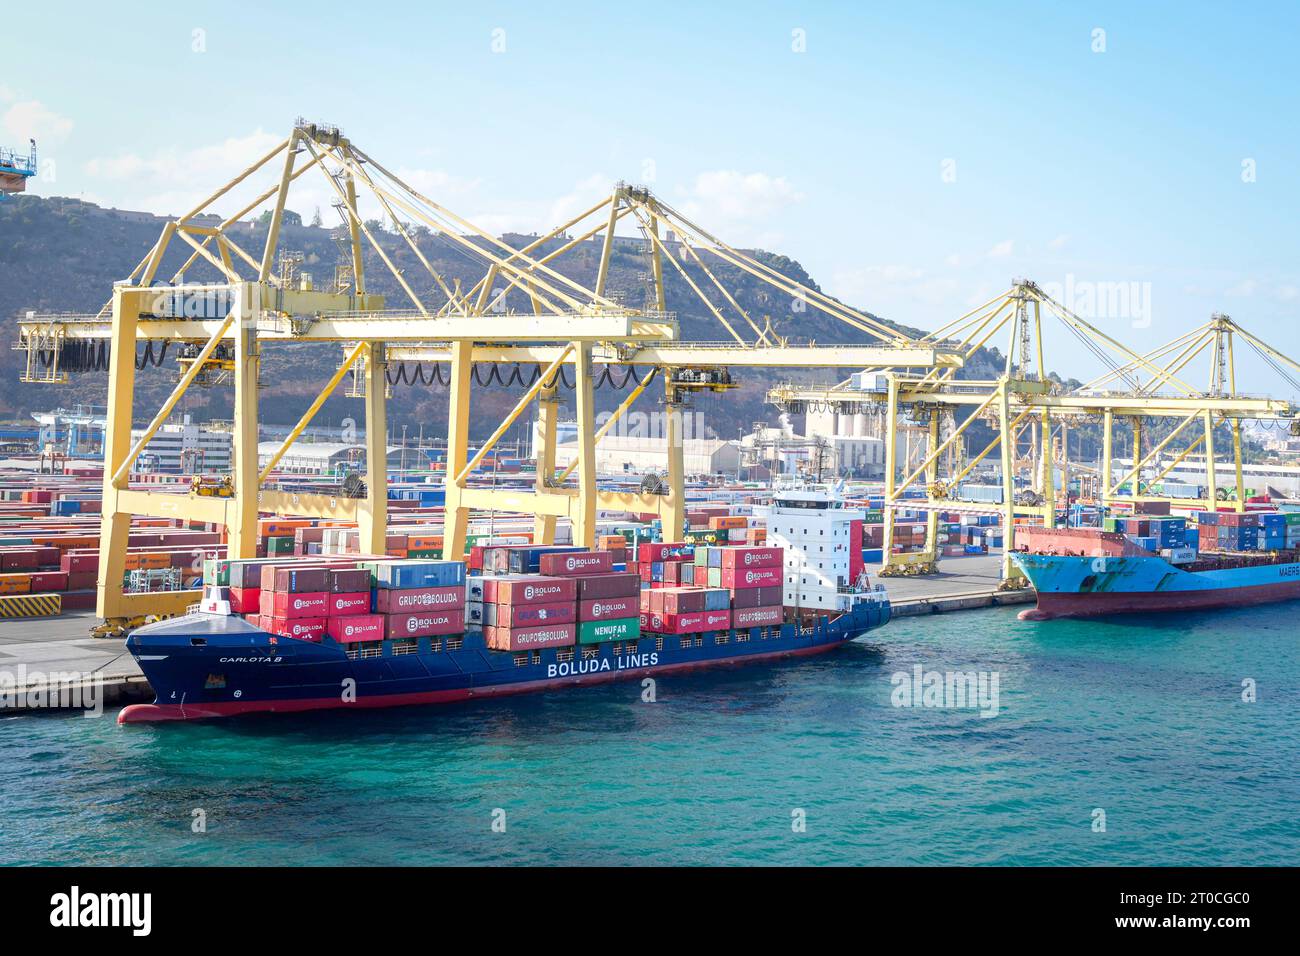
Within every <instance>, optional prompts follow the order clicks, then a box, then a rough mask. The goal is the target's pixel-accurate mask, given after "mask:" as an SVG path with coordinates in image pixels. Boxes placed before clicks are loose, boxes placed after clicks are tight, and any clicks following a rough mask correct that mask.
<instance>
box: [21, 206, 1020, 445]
mask: <svg viewBox="0 0 1300 956" xmlns="http://www.w3.org/2000/svg"><path fill="white" fill-rule="evenodd" d="M162 223H163V220H161V219H156V218H154V217H147V216H142V215H141V214H138V213H120V212H118V211H115V210H105V209H101V208H100V207H98V206H95V205H92V204H89V203H84V202H80V201H77V200H66V199H44V198H40V197H35V196H19V197H17V198H16V199H15V200H13V201H9V202H5V203H3V204H0V276H2V277H3V281H0V316H2V317H4V319H5V321H7V322H9V323H11V324H10V328H11V329H12V327H13V326H12V322H13V321H14V319H15V318H16V317H17V316H19V315H21V314H22V313H23V312H25V311H27V310H34V311H36V312H92V311H96V310H97V309H98V308H99V307H100V306H101V305H102V304H103V303H104V302H105V300H106V299H107V298H108V297H109V294H110V290H111V286H112V283H113V282H114V281H115V280H118V279H121V278H123V277H125V276H126V275H128V274H129V273H130V271H131V269H132V268H134V266H135V265H136V263H137V262H138V261H139V260H140V259H141V258H142V257H143V256H144V255H145V253H146V252H147V251H148V250H149V248H150V247H151V246H152V245H153V243H154V242H155V240H156V239H157V236H158V233H159V231H160V229H161V227H162ZM371 225H372V228H375V229H379V228H382V227H381V226H380V224H378V223H373V224H371ZM281 236H282V243H281V248H283V249H292V250H298V251H301V252H302V253H303V257H304V259H303V266H302V268H303V271H305V272H308V273H311V274H312V275H313V276H314V277H315V278H316V280H317V281H318V282H323V281H325V280H326V279H327V278H328V277H329V276H330V275H332V272H333V268H334V263H335V262H336V261H337V260H338V248H337V246H336V245H335V242H334V240H333V239H332V238H331V232H330V230H329V229H326V228H321V227H312V226H303V225H286V226H285V227H284V228H283V230H282V233H281ZM416 236H417V240H418V243H419V246H420V249H421V251H422V253H423V254H424V255H425V256H426V257H427V258H428V259H429V260H430V262H431V263H432V264H433V265H434V267H435V268H436V269H438V270H439V271H440V272H441V273H442V274H443V275H444V276H445V277H446V279H447V280H448V282H449V283H450V282H454V281H455V280H459V281H460V282H461V284H462V286H464V287H466V288H468V287H469V286H470V285H472V284H473V283H474V282H475V281H477V279H478V278H479V277H480V276H481V275H482V273H483V269H482V267H481V266H480V265H479V264H478V262H477V261H476V260H474V259H473V258H471V257H470V256H468V255H467V254H466V253H465V252H464V251H463V250H462V249H460V248H459V247H457V246H455V245H454V244H453V243H451V242H450V241H448V240H446V239H445V238H440V237H438V236H436V235H433V234H431V233H429V232H428V231H426V230H422V229H417V230H416ZM264 238H265V229H264V227H250V228H249V230H248V231H246V232H243V233H241V239H240V241H241V245H244V247H245V248H248V249H257V248H258V247H259V246H260V244H261V242H262V241H263V240H264ZM387 238H388V240H390V241H386V242H383V245H384V246H385V249H386V251H388V252H389V254H390V256H391V257H392V259H393V260H394V262H395V263H396V264H397V266H398V267H399V268H401V269H403V270H404V272H405V274H406V275H407V276H408V277H414V276H421V277H422V276H424V275H425V273H424V271H423V269H422V267H421V266H420V263H419V261H418V259H417V258H416V256H415V255H414V253H413V252H411V250H410V249H409V248H407V247H406V246H405V244H404V243H402V241H401V240H400V238H399V237H397V236H396V235H395V234H394V235H389V236H388V237H387ZM506 239H507V241H510V242H511V243H512V244H515V245H516V246H518V245H522V244H524V243H525V242H527V241H528V239H527V237H522V236H507V237H506ZM381 241H382V240H381ZM184 249H186V247H184V246H183V244H181V243H180V242H175V243H173V245H172V249H171V250H170V251H169V253H168V256H167V259H166V261H165V262H164V264H163V268H162V271H161V273H160V274H163V275H168V276H170V275H171V274H172V273H173V272H174V271H175V270H176V269H177V268H179V266H180V265H181V263H182V262H183V255H184V253H183V251H182V250H184ZM367 253H368V258H367V261H366V269H367V276H368V285H369V288H370V290H371V291H374V292H381V293H383V294H385V295H386V296H387V297H388V303H389V305H390V307H394V308H401V307H405V306H407V305H409V301H408V300H407V299H406V297H405V295H404V293H403V292H402V290H401V288H400V287H399V286H398V284H397V283H396V282H395V281H394V280H393V278H392V276H391V274H390V273H389V271H388V270H387V268H385V267H384V265H383V263H382V261H381V260H380V259H379V257H378V255H377V254H376V253H375V252H374V251H373V249H368V250H367ZM754 254H755V255H756V256H757V257H759V258H761V259H762V260H763V261H764V262H766V263H767V264H769V265H770V266H771V267H773V268H774V269H777V270H778V271H780V272H781V273H782V274H784V275H786V276H788V277H790V278H792V279H795V280H797V281H799V282H801V283H803V284H805V285H807V286H809V287H811V288H814V289H817V288H818V286H817V283H816V282H815V281H814V279H813V278H812V277H811V276H809V275H808V274H807V273H806V272H805V271H804V269H803V267H802V266H801V265H800V264H799V263H798V262H796V261H795V260H793V259H790V258H787V257H786V256H782V255H776V254H772V253H767V252H762V251H759V252H755V253H754ZM598 265H599V247H598V246H597V245H596V244H595V243H585V244H584V245H583V246H582V247H580V248H578V249H576V250H574V251H573V252H571V253H569V254H568V255H566V256H565V257H564V258H563V259H562V260H560V264H559V265H558V268H559V269H560V270H561V271H563V272H564V273H565V274H567V275H569V276H571V277H572V278H573V279H575V280H576V281H578V282H580V283H583V284H584V285H587V286H591V285H594V284H595V278H596V271H597V268H598ZM711 268H712V269H713V271H714V274H715V275H716V276H717V277H718V279H719V281H720V282H722V283H723V284H724V285H725V286H726V288H727V289H728V291H729V292H731V293H732V294H733V295H734V296H735V298H736V300H737V301H738V302H739V303H740V304H741V305H742V306H743V307H744V308H745V309H746V310H747V311H749V312H750V314H751V315H753V316H754V317H755V318H756V320H757V321H760V322H761V321H762V320H763V317H764V316H770V318H771V322H772V325H773V327H774V328H775V329H776V330H777V332H778V333H779V334H781V335H785V336H788V337H789V338H790V339H791V341H793V342H799V343H803V342H808V341H815V342H817V343H818V344H822V345H829V344H836V343H849V342H854V343H865V341H866V339H865V337H864V336H863V335H862V334H861V333H858V332H857V331H856V330H854V329H852V328H851V327H849V326H848V325H845V324H843V323H840V322H837V321H836V320H834V319H831V318H829V317H826V316H823V315H821V314H820V313H817V312H814V311H806V312H803V313H800V314H796V313H794V312H793V311H792V309H791V305H792V302H791V300H790V299H789V298H788V297H785V296H783V295H781V294H779V293H774V292H773V290H771V289H770V287H768V286H765V285H763V284H762V283H760V282H758V281H757V280H756V279H754V278H753V277H752V276H750V275H748V274H747V273H745V272H743V271H741V270H738V269H735V268H733V267H730V266H727V265H725V264H721V263H719V264H717V265H716V267H714V266H713V264H712V263H711ZM647 271H648V266H647V262H646V258H645V257H644V256H642V255H640V254H638V253H636V252H628V251H623V250H618V251H615V253H614V254H613V257H612V262H611V272H610V277H609V285H608V289H609V290H610V291H611V293H612V294H613V295H615V296H617V297H621V299H622V301H623V302H625V303H626V304H627V305H629V306H638V307H639V306H647V305H649V303H650V302H651V300H652V290H651V287H650V283H649V281H648V280H647V278H646V273H647ZM189 278H193V279H197V280H206V279H211V278H214V276H213V275H211V274H206V273H205V274H200V273H198V272H195V273H193V274H192V275H191V276H189ZM697 281H699V282H701V284H707V279H705V278H704V277H703V276H702V275H700V276H699V277H697ZM665 282H666V292H667V298H668V302H669V307H670V308H671V309H673V310H674V311H675V312H676V313H677V316H678V320H679V322H680V324H681V331H682V338H683V339H684V340H686V341H722V340H725V339H726V338H727V336H726V333H725V330H723V329H722V328H721V326H719V325H718V323H717V321H716V320H715V319H714V318H713V317H712V316H711V315H710V314H709V313H708V311H707V309H706V308H705V306H704V305H703V303H701V302H700V301H699V299H698V298H696V297H695V295H694V294H693V293H692V292H691V291H690V288H689V286H688V285H687V283H686V282H685V281H684V280H683V278H682V277H681V276H680V275H679V274H678V273H677V272H676V270H673V269H667V270H665ZM432 286H433V283H432V282H425V283H424V286H423V287H422V286H420V285H416V291H417V293H419V294H420V295H422V296H424V295H425V293H426V292H428V293H430V295H429V296H428V297H427V299H426V301H431V302H433V301H439V297H438V296H437V295H436V294H433V293H432ZM509 304H510V305H511V307H513V308H516V309H520V310H523V309H526V308H527V304H526V302H524V301H522V297H521V296H519V297H517V298H516V299H512V300H511V301H510V303H509ZM881 321H887V320H881ZM889 324H891V325H893V323H889ZM895 327H899V326H896V325H895ZM907 331H910V332H915V330H907ZM15 337H16V336H15V334H14V333H13V332H10V334H8V335H7V336H6V338H7V339H8V342H7V343H6V345H11V344H12V342H13V340H14V338H15ZM338 359H339V351H338V349H337V348H336V347H333V346H321V345H300V346H289V347H284V348H276V349H272V350H268V351H267V355H266V359H265V363H264V372H263V381H264V382H265V383H267V393H266V395H267V397H268V398H269V397H270V396H271V395H272V394H273V395H274V396H275V398H276V400H275V401H274V402H272V401H266V400H265V399H264V402H263V417H264V420H265V421H266V422H268V423H271V424H287V423H291V422H292V421H294V420H295V419H296V418H297V416H298V415H299V414H300V413H301V410H302V409H303V408H304V407H305V406H306V404H307V403H308V402H309V401H310V399H311V398H312V397H314V394H315V391H314V388H315V387H316V386H317V384H318V383H320V382H321V381H323V380H324V379H325V378H327V377H328V376H329V374H330V373H331V372H332V371H333V368H334V367H335V366H336V365H337V362H338ZM1000 364H1001V359H1000V357H999V356H998V354H997V352H996V350H990V351H989V352H987V353H983V354H981V355H980V356H979V357H978V360H977V362H976V363H975V364H974V365H973V366H972V367H971V368H969V369H967V370H966V371H965V372H964V373H963V374H964V375H966V376H970V377H986V376H988V375H991V374H996V369H997V367H998V366H1000ZM20 370H21V353H18V352H15V351H13V350H12V349H11V348H8V347H6V348H3V349H0V381H4V382H5V383H6V386H5V387H4V388H3V389H0V419H5V420H15V421H24V420H28V416H29V414H30V412H31V411H33V410H38V409H48V408H53V407H56V406H59V405H63V406H67V405H70V404H75V403H78V402H82V403H91V404H103V402H104V390H105V385H106V377H105V375H104V373H85V374H80V375H74V376H73V380H72V381H71V382H70V383H69V384H68V385H65V386H50V385H43V386H37V385H30V386H21V385H19V384H18V378H19V374H20ZM174 377H175V365H174V363H173V362H171V361H168V362H166V363H165V364H164V365H163V367H162V368H155V369H148V370H146V371H145V372H142V373H141V374H140V376H139V383H138V389H137V398H138V401H137V406H136V408H137V413H138V417H139V416H143V417H146V418H147V417H148V415H149V413H150V412H151V411H152V410H153V409H154V408H156V407H157V404H158V403H159V402H160V401H161V399H162V397H163V396H164V395H165V394H166V391H167V390H168V388H169V385H170V383H171V381H172V380H173V379H174ZM737 377H738V378H739V379H741V381H742V382H743V385H742V387H741V388H739V389H737V390H735V391H733V392H731V393H729V394H727V395H726V396H725V397H714V396H704V397H701V398H700V399H698V400H697V402H696V408H695V411H697V412H699V413H700V414H701V415H702V416H703V421H704V423H705V424H706V426H707V427H708V428H710V429H712V431H713V432H714V433H715V434H717V435H718V436H719V437H722V438H733V437H735V436H736V435H737V434H738V432H739V431H740V430H741V429H743V430H745V431H748V430H749V429H750V428H751V427H752V425H753V423H754V422H758V421H767V422H773V421H775V419H776V417H777V412H776V410H775V409H773V408H772V407H771V406H768V405H766V404H764V402H763V395H764V392H765V390H766V389H767V388H768V387H769V386H770V385H772V384H774V383H775V382H777V381H779V380H782V379H786V378H795V379H798V376H795V375H789V374H787V373H785V372H783V371H781V370H775V369H774V370H745V371H744V372H743V373H742V374H740V375H738V376H737ZM841 377H842V376H841V375H838V374H837V373H836V372H835V371H834V370H824V371H821V372H818V373H808V374H805V375H804V376H803V378H802V380H803V381H809V382H811V381H816V382H822V383H830V382H833V381H837V380H838V379H839V378H841ZM344 391H345V389H339V391H338V392H337V393H336V394H335V396H334V397H333V398H331V399H330V401H329V402H328V403H327V404H326V406H325V408H324V409H323V410H322V412H321V414H320V416H319V417H318V419H317V421H318V422H319V423H320V424H327V423H330V422H338V421H339V420H341V419H342V418H344V417H347V416H353V417H359V414H360V412H361V402H360V400H358V399H352V398H347V397H346V396H345V395H344V394H343V393H344ZM484 391H485V394H484V396H483V400H482V405H481V406H479V407H480V408H481V409H482V411H483V413H484V414H482V415H476V416H475V422H476V430H478V431H482V432H484V433H486V432H487V431H490V430H491V428H492V427H493V424H494V422H493V421H492V414H495V413H497V412H504V411H505V410H507V409H508V408H509V407H510V406H511V405H512V404H513V402H514V398H513V397H512V394H511V392H510V391H508V390H506V389H502V388H499V387H489V388H487V389H485V390H484ZM621 394H622V393H621V392H618V391H615V390H612V389H601V390H600V391H599V392H598V393H597V395H598V398H597V400H598V403H599V405H600V407H602V408H610V407H613V405H615V404H617V402H618V401H619V397H620V395H621ZM654 401H655V400H654V398H652V397H651V396H650V395H649V394H647V395H646V396H645V397H643V398H642V399H641V402H642V403H647V402H649V403H651V404H649V405H643V406H642V407H643V408H644V410H646V411H654V410H655V408H654ZM389 408H390V412H389V416H390V421H391V422H392V423H393V424H394V425H395V426H397V427H398V428H400V427H401V426H402V425H406V426H408V427H410V428H411V429H418V428H420V427H421V426H423V427H424V429H425V433H426V434H428V433H430V432H432V433H433V434H439V433H441V431H442V429H443V427H445V426H444V425H443V422H445V415H446V393H445V390H444V389H443V388H441V387H440V386H437V385H433V386H422V385H413V386H408V385H397V386H394V391H393V400H392V401H391V402H390V406H389ZM180 411H183V412H192V413H193V414H194V415H195V416H196V417H200V418H202V417H212V418H225V417H229V414H230V391H229V389H227V388H213V389H208V390H201V389H191V390H190V394H189V395H187V396H186V398H185V399H183V402H182V406H181V408H180Z"/></svg>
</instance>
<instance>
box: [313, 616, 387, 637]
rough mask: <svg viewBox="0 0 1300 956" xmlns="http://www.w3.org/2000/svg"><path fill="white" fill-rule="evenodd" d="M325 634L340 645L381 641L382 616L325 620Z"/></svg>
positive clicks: (382, 631)
mask: <svg viewBox="0 0 1300 956" xmlns="http://www.w3.org/2000/svg"><path fill="white" fill-rule="evenodd" d="M325 633H326V634H328V635H329V636H330V637H332V638H334V640H336V641H338V642H339V643H340V644H354V643H356V642H357V641H382V640H383V639H384V616H383V615H382V614H352V615H348V616H346V617H331V618H327V619H326V621H325Z"/></svg>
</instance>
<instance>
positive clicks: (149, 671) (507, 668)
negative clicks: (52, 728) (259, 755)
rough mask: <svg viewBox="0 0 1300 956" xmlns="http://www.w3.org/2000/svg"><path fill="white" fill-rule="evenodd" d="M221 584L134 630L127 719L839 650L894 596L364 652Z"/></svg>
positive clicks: (507, 689) (880, 617)
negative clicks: (779, 612) (666, 626)
mask: <svg viewBox="0 0 1300 956" xmlns="http://www.w3.org/2000/svg"><path fill="white" fill-rule="evenodd" d="M221 590H222V589H219V588H218V589H215V593H213V594H212V595H210V597H209V598H208V599H205V601H204V602H203V604H202V605H201V607H202V608H209V610H198V611H195V612H193V613H191V614H187V615H185V616H184V617H179V618H172V619H170V620H166V621H159V622H157V623H154V624H149V625H145V626H144V627H141V628H139V629H138V630H136V631H135V632H134V633H132V634H131V635H130V637H128V638H127V642H126V644H127V648H128V649H129V650H130V651H131V653H132V654H133V655H134V656H135V659H136V660H137V661H138V662H139V664H140V669H141V670H142V671H144V674H145V676H146V677H147V678H148V679H149V684H150V686H152V687H153V689H154V694H155V697H156V699H155V701H154V703H152V704H132V705H130V706H128V707H125V708H123V710H122V711H121V712H120V713H119V715H118V721H119V722H120V723H136V722H147V721H160V720H194V719H200V718H207V717H223V716H230V715H235V714H245V713H251V712H257V711H272V712H279V713H284V712H292V711H304V710H322V709H327V708H345V707H350V708H371V707H396V706H403V705H409V704H440V703H449V702H453V701H462V700H470V699H475V698H482V697H496V696H500V695H504V694H520V693H527V692H529V691H540V690H555V689H559V688H563V687H572V686H581V685H584V684H598V683H605V682H609V681H614V680H630V679H636V678H643V677H658V676H662V675H668V674H679V673H684V672H688V671H693V670H698V669H700V668H705V667H716V666H721V665H728V664H730V665H736V664H746V663H751V662H758V661H778V660H783V659H790V658H799V657H807V656H810V655H814V654H821V653H825V652H827V651H830V650H833V649H834V648H836V647H839V646H841V645H843V644H845V643H846V642H848V641H852V640H854V639H855V638H859V637H862V636H863V635H865V634H867V633H868V632H870V631H873V630H875V629H876V628H878V627H882V626H883V625H885V624H886V623H888V621H889V618H890V605H889V599H888V597H887V596H886V594H885V592H884V590H883V589H880V588H876V589H872V590H864V591H862V592H859V593H855V594H853V595H852V599H851V601H850V603H849V606H848V609H847V610H845V611H843V612H840V613H837V614H833V615H821V616H817V617H814V618H812V619H810V620H809V619H805V620H804V621H803V622H800V623H785V624H774V625H771V626H769V627H753V628H739V629H737V628H732V629H729V630H726V631H715V632H711V633H703V634H682V635H667V634H666V635H656V634H642V635H641V636H640V637H639V638H637V639H636V640H627V641H623V642H618V641H614V642H607V643H602V644H587V645H578V646H574V647H560V648H547V649H542V650H535V651H525V652H508V651H494V650H490V649H489V648H488V647H487V643H486V640H485V638H484V636H483V633H482V631H476V630H467V631H466V632H465V633H463V634H460V635H454V636H449V637H422V638H420V639H419V640H418V641H417V642H416V645H415V647H414V649H413V651H412V652H409V653H408V652H406V651H407V649H408V648H409V644H402V645H401V649H402V651H403V652H402V653H397V652H396V648H395V646H394V642H392V641H388V640H385V641H383V642H382V647H380V648H376V649H375V650H376V651H377V653H374V654H373V655H366V656H363V652H358V651H355V650H353V651H350V650H348V648H347V647H346V646H345V645H342V644H337V643H335V642H334V641H332V640H330V639H329V638H326V639H324V640H323V641H320V642H313V641H306V640H299V639H297V638H291V637H284V636H279V635H275V634H271V633H269V632H267V631H264V630H262V629H261V628H259V627H257V626H255V625H253V624H251V623H249V622H248V621H246V620H244V619H243V618H241V617H239V616H238V615H234V614H230V613H228V605H227V604H225V602H223V601H222V600H221V599H220V592H221ZM223 605H224V606H223Z"/></svg>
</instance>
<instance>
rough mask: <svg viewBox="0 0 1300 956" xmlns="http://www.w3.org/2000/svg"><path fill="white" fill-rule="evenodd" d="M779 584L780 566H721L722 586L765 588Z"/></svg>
mask: <svg viewBox="0 0 1300 956" xmlns="http://www.w3.org/2000/svg"><path fill="white" fill-rule="evenodd" d="M780 584H781V569H780V568H723V569H722V586H723V587H724V588H765V587H771V586H773V585H776V586H779V585H780Z"/></svg>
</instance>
